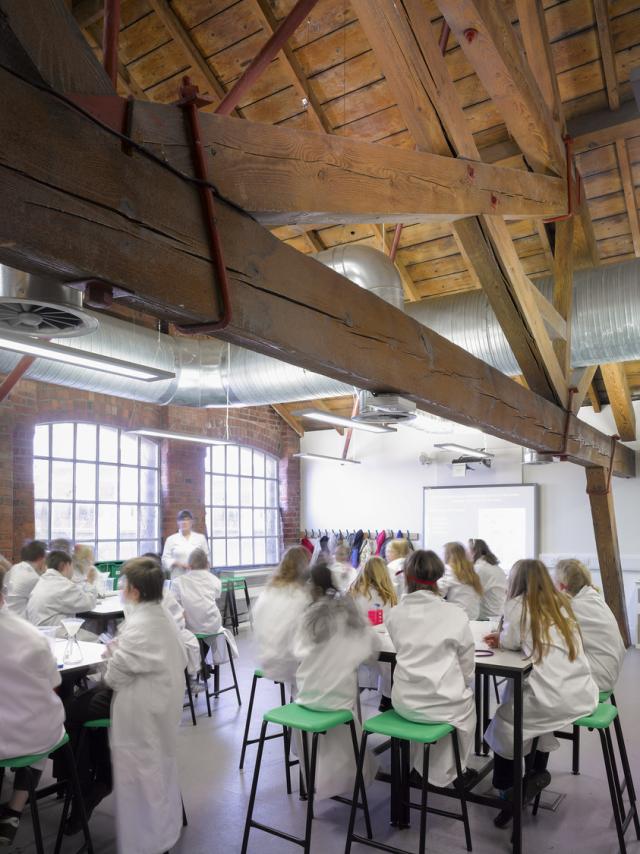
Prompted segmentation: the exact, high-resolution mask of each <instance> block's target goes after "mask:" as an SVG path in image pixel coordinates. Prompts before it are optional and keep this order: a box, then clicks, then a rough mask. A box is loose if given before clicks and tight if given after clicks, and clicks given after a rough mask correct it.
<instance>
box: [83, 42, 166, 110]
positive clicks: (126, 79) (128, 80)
mask: <svg viewBox="0 0 640 854" xmlns="http://www.w3.org/2000/svg"><path fill="white" fill-rule="evenodd" d="M82 32H83V35H84V37H85V38H86V40H87V42H88V43H89V44H90V45H91V47H92V48H93V49H94V50H95V52H96V56H97V57H98V59H99V60H100V61H102V47H101V46H100V44H99V43H98V41H97V39H96V38H95V36H94V35H93V33H92V32H91V30H90V29H88V28H87V29H84V30H83V31H82ZM118 80H119V82H120V85H121V86H122V88H123V89H124V90H125V91H126V92H127V94H129V95H133V97H134V98H137V99H138V100H139V101H148V100H149V98H148V97H147V94H146V92H145V91H144V89H143V88H142V87H141V86H138V84H137V83H136V81H135V80H134V79H133V77H132V76H131V74H130V73H129V69H128V68H127V66H126V65H125V64H124V63H123V62H120V61H118Z"/></svg>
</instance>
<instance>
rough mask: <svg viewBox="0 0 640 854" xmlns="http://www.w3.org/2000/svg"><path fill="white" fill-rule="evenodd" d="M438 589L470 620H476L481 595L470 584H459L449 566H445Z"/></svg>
mask: <svg viewBox="0 0 640 854" xmlns="http://www.w3.org/2000/svg"><path fill="white" fill-rule="evenodd" d="M438 590H439V591H440V593H441V594H442V595H443V596H444V598H445V599H446V600H447V602H451V603H452V604H453V605H457V606H458V607H459V608H462V609H463V611H464V612H465V613H466V615H467V617H468V618H469V619H470V620H477V619H478V616H479V614H480V601H481V599H482V597H481V596H480V594H479V593H476V591H475V590H474V589H473V587H472V586H471V585H470V584H461V583H460V582H459V581H458V579H457V578H456V577H455V575H454V574H453V570H452V569H451V567H450V566H445V570H444V575H443V576H442V578H441V579H440V581H438Z"/></svg>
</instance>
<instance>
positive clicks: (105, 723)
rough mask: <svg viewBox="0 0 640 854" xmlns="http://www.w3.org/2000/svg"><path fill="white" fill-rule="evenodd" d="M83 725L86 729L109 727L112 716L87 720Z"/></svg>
mask: <svg viewBox="0 0 640 854" xmlns="http://www.w3.org/2000/svg"><path fill="white" fill-rule="evenodd" d="M82 726H83V727H84V728H85V729H109V727H110V726H111V718H96V719H95V720H93V721H85V722H84V723H83V724H82Z"/></svg>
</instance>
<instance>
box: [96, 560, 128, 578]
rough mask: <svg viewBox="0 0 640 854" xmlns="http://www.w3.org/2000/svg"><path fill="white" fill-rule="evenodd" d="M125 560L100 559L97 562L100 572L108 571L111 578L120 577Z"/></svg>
mask: <svg viewBox="0 0 640 854" xmlns="http://www.w3.org/2000/svg"><path fill="white" fill-rule="evenodd" d="M123 563H124V561H123V560H99V561H97V562H96V565H95V566H96V569H97V570H98V572H108V573H109V576H110V577H111V578H118V577H119V575H120V569H121V568H122V565H123Z"/></svg>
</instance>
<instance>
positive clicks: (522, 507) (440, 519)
mask: <svg viewBox="0 0 640 854" xmlns="http://www.w3.org/2000/svg"><path fill="white" fill-rule="evenodd" d="M423 519H424V527H423V531H422V542H423V545H424V548H426V549H432V550H433V551H435V552H437V553H438V554H439V555H440V557H442V554H443V547H444V544H445V543H448V542H452V541H453V542H456V541H457V542H460V543H462V544H463V545H465V546H466V545H467V540H469V539H474V538H477V537H479V538H480V539H483V540H485V541H486V542H487V543H488V545H489V548H490V549H491V551H492V552H493V553H494V554H495V555H496V556H497V557H498V558H499V560H500V564H501V566H502V568H503V569H504V570H505V571H506V572H509V570H510V569H511V567H512V566H513V564H514V563H515V562H516V561H517V560H520V559H521V558H537V557H538V486H537V484H533V483H532V484H527V485H513V486H511V485H505V486H442V487H426V488H425V490H424V514H423Z"/></svg>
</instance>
